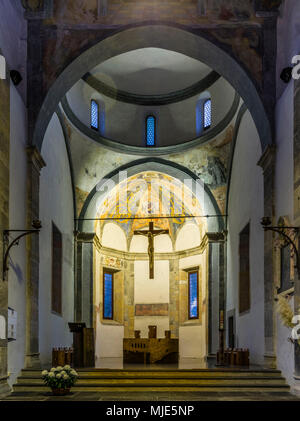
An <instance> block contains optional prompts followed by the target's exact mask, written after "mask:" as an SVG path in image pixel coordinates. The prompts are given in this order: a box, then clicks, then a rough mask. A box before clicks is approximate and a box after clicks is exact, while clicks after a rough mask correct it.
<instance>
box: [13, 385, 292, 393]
mask: <svg viewBox="0 0 300 421" xmlns="http://www.w3.org/2000/svg"><path fill="white" fill-rule="evenodd" d="M13 391H14V392H17V393H32V392H34V393H41V392H43V393H47V392H49V388H48V387H46V386H38V385H27V386H26V385H19V386H18V385H16V387H14V389H13ZM141 391H142V392H172V393H173V392H209V393H222V392H226V393H229V392H230V393H237V394H240V393H242V392H245V393H251V392H253V393H287V392H289V387H288V386H274V385H269V386H268V387H266V386H258V387H254V386H252V387H249V386H246V387H236V386H235V387H234V386H227V387H225V386H222V387H220V386H212V387H208V386H202V387H199V386H193V387H191V386H190V385H188V386H184V385H181V386H173V387H170V386H166V385H164V386H160V387H158V386H141V385H138V384H135V385H132V386H131V387H129V386H120V385H118V386H113V387H108V386H107V385H106V386H100V385H98V386H90V385H80V386H74V387H73V388H72V392H73V393H76V392H113V393H124V392H141Z"/></svg>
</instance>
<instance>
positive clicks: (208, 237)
mask: <svg viewBox="0 0 300 421" xmlns="http://www.w3.org/2000/svg"><path fill="white" fill-rule="evenodd" d="M76 239H77V242H82V243H93V244H94V246H95V247H96V248H97V250H98V251H99V252H101V254H102V255H104V256H109V257H116V258H120V259H123V260H127V261H135V260H148V257H149V256H148V253H133V252H127V251H120V250H115V249H112V248H110V247H104V246H102V244H101V242H100V240H99V237H98V236H97V234H95V233H79V234H77V237H76ZM224 241H225V236H224V234H223V233H222V232H209V233H206V234H205V236H204V237H203V239H202V242H201V244H200V246H198V247H193V248H191V249H186V250H181V251H174V252H167V253H154V257H155V259H156V260H176V259H182V258H184V257H189V256H196V255H198V254H203V253H204V251H205V249H206V247H207V245H208V244H209V243H221V242H224Z"/></svg>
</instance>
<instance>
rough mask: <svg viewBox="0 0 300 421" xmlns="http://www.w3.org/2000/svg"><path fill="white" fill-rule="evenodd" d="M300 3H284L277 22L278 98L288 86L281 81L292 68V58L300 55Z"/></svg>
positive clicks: (292, 1) (288, 0)
mask: <svg viewBox="0 0 300 421" xmlns="http://www.w3.org/2000/svg"><path fill="white" fill-rule="evenodd" d="M299 21H300V2H299V1H298V0H285V1H283V2H282V6H281V10H280V15H279V18H278V22H277V97H278V98H279V97H280V96H281V95H282V94H283V93H284V91H285V88H286V84H285V83H284V82H283V81H282V80H281V79H280V77H279V76H280V73H281V72H282V70H283V69H284V68H285V67H289V66H291V63H292V57H293V56H295V55H298V54H300V28H299Z"/></svg>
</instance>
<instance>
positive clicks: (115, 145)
mask: <svg viewBox="0 0 300 421" xmlns="http://www.w3.org/2000/svg"><path fill="white" fill-rule="evenodd" d="M239 104H240V96H239V95H238V94H237V93H236V94H235V96H234V100H233V103H232V106H231V108H230V110H229V111H228V113H227V114H226V116H225V117H224V118H223V120H221V121H220V122H219V123H218V124H217V125H216V126H215V127H213V128H212V129H210V130H208V131H207V132H204V134H203V135H202V136H200V137H197V138H195V139H193V140H187V141H185V142H182V143H180V144H177V145H170V146H161V147H154V148H146V147H143V146H132V145H127V144H125V143H120V142H118V141H116V140H112V139H108V138H106V137H103V136H101V135H100V133H99V132H96V131H95V130H93V129H91V128H90V127H88V126H86V125H85V124H84V123H82V122H81V121H80V120H79V118H78V117H77V116H76V115H75V114H74V112H73V110H72V109H71V107H70V105H69V103H68V100H67V98H66V97H64V98H63V99H62V100H61V102H60V106H61V108H62V111H63V112H64V113H65V115H66V117H67V119H68V121H69V122H70V124H71V125H72V126H73V127H74V128H75V129H76V130H78V131H79V132H80V133H81V134H82V135H83V136H86V137H87V138H89V139H92V140H94V141H95V142H97V143H99V144H100V145H101V146H103V147H104V148H107V149H110V150H113V151H117V152H119V153H124V154H130V155H142V156H146V157H147V156H151V157H153V156H162V155H171V154H177V153H181V152H184V151H187V150H189V149H191V148H194V147H197V146H199V145H203V144H205V143H208V142H209V141H210V140H212V139H215V138H216V137H217V136H218V135H219V134H220V133H221V132H222V131H223V130H225V129H226V127H228V125H229V124H230V122H231V121H232V120H233V118H234V116H235V115H236V113H237V110H238V107H239Z"/></svg>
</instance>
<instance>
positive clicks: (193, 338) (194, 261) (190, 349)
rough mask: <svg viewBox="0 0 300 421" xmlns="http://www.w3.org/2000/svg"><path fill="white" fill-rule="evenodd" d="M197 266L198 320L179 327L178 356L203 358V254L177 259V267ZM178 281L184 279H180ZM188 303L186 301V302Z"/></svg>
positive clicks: (205, 309)
mask: <svg viewBox="0 0 300 421" xmlns="http://www.w3.org/2000/svg"><path fill="white" fill-rule="evenodd" d="M196 266H199V267H200V268H199V313H201V317H200V319H199V320H193V321H187V322H186V323H184V324H183V325H181V326H180V327H179V356H180V358H205V357H206V355H207V314H206V311H207V305H206V302H207V284H206V270H207V268H206V263H205V254H203V255H200V254H199V255H196V256H189V257H184V258H182V259H180V260H179V269H181V270H183V269H188V268H193V267H196ZM180 282H184V280H181V279H180ZM186 305H188V303H186Z"/></svg>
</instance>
